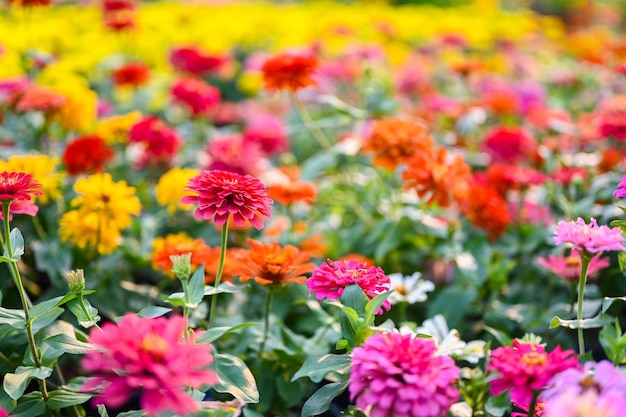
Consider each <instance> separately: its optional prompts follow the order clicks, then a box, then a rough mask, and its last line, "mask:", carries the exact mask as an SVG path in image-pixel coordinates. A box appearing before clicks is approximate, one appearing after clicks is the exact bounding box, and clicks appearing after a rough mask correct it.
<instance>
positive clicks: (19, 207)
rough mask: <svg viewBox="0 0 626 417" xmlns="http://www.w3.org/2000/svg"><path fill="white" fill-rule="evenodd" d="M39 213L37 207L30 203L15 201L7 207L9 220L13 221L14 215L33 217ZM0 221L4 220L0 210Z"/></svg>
mask: <svg viewBox="0 0 626 417" xmlns="http://www.w3.org/2000/svg"><path fill="white" fill-rule="evenodd" d="M37 213H39V206H38V205H37V204H35V203H33V202H32V201H27V200H16V201H14V202H12V203H11V206H10V207H9V220H13V215H14V214H25V215H27V216H31V217H35V216H36V215H37ZM0 220H4V213H3V212H2V210H0Z"/></svg>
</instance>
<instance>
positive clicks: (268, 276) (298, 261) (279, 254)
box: [233, 239, 315, 285]
mask: <svg viewBox="0 0 626 417" xmlns="http://www.w3.org/2000/svg"><path fill="white" fill-rule="evenodd" d="M248 244H249V245H250V250H241V251H238V252H237V254H236V255H235V260H236V261H237V264H236V266H235V267H234V269H233V274H234V275H239V279H240V280H241V281H242V282H246V281H249V280H254V281H256V282H257V283H259V284H261V285H281V284H286V283H289V282H295V283H298V284H301V283H303V282H304V281H305V280H306V275H305V274H308V273H309V272H311V271H312V270H313V268H315V264H313V263H311V262H308V260H309V259H310V258H311V255H309V254H308V253H307V252H300V251H299V250H298V248H296V247H295V246H292V245H287V246H284V247H281V246H280V245H279V244H278V242H271V243H263V242H259V241H257V240H254V239H248Z"/></svg>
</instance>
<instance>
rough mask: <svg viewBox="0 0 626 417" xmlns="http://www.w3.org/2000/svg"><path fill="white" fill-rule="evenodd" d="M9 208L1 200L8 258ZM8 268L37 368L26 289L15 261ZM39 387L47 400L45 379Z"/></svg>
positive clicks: (10, 262)
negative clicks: (13, 278) (15, 287)
mask: <svg viewBox="0 0 626 417" xmlns="http://www.w3.org/2000/svg"><path fill="white" fill-rule="evenodd" d="M10 208H11V201H3V202H2V214H3V217H4V242H5V250H6V254H7V255H8V257H9V258H13V245H12V244H11V227H10V224H9V210H10ZM8 264H9V269H10V270H11V272H12V274H13V276H14V277H15V283H16V284H17V291H18V293H19V295H20V300H21V302H22V310H24V321H25V322H26V334H27V338H28V345H29V347H30V351H31V353H32V354H33V361H34V362H35V366H36V367H37V368H40V367H41V359H40V358H39V350H38V349H37V344H36V342H35V334H34V332H33V320H31V317H30V309H29V307H28V300H27V297H26V290H25V289H24V284H23V283H22V277H21V276H20V270H19V268H18V267H17V262H15V261H13V260H11V261H9V262H8ZM39 387H40V389H41V395H42V397H43V399H44V401H47V400H48V389H47V387H46V381H45V380H39Z"/></svg>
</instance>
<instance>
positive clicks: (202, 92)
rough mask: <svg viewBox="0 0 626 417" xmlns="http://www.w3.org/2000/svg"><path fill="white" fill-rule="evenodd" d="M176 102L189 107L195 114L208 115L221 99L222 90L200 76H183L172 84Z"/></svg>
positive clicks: (173, 96)
mask: <svg viewBox="0 0 626 417" xmlns="http://www.w3.org/2000/svg"><path fill="white" fill-rule="evenodd" d="M172 98H173V99H174V102H176V103H180V104H182V105H184V106H185V107H187V108H188V109H189V110H190V111H191V114H192V115H194V116H200V115H206V114H208V113H209V112H210V111H211V110H213V109H214V108H215V107H216V106H217V104H218V103H219V101H220V90H219V89H218V88H216V87H213V86H212V85H210V84H209V83H207V82H205V81H203V80H202V79H199V78H194V77H185V78H181V79H179V80H178V81H176V82H175V83H174V85H173V86H172Z"/></svg>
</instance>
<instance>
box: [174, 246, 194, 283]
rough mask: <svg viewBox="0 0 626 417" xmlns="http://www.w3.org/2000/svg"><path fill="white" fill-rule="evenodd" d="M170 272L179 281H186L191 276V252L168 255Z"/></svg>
mask: <svg viewBox="0 0 626 417" xmlns="http://www.w3.org/2000/svg"><path fill="white" fill-rule="evenodd" d="M170 260H171V261H172V272H173V273H174V275H176V278H178V279H179V280H181V281H186V280H188V279H189V277H190V276H191V252H189V253H185V254H182V255H172V256H170Z"/></svg>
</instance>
